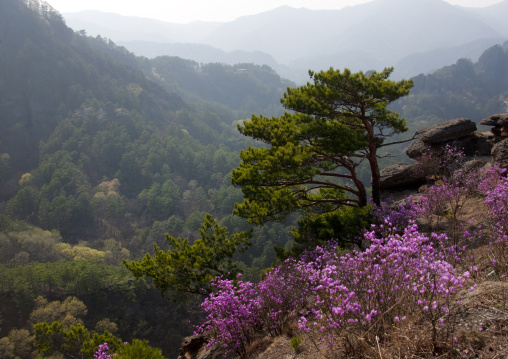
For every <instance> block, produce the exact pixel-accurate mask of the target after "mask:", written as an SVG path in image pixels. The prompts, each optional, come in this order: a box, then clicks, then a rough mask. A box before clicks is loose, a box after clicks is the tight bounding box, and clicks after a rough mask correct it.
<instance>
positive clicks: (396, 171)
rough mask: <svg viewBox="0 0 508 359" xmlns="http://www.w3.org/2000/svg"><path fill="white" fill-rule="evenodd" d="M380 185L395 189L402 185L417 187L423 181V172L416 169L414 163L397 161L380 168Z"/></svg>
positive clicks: (402, 186) (384, 187)
mask: <svg viewBox="0 0 508 359" xmlns="http://www.w3.org/2000/svg"><path fill="white" fill-rule="evenodd" d="M380 174H381V181H380V187H381V188H382V189H395V188H404V187H418V186H420V185H421V184H422V183H424V182H425V176H424V174H423V173H419V171H417V170H416V167H415V165H414V164H407V163H398V164H396V165H391V166H388V167H386V168H384V169H383V170H381V173H380Z"/></svg>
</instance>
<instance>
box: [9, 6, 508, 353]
mask: <svg viewBox="0 0 508 359" xmlns="http://www.w3.org/2000/svg"><path fill="white" fill-rule="evenodd" d="M314 70H316V71H317V70H320V69H314ZM366 70H370V69H366ZM315 75H316V74H315ZM412 85H413V86H412V89H411V90H410V93H409V95H407V96H405V97H402V95H403V94H402V92H403V91H402V92H401V93H400V95H401V96H400V97H401V99H398V100H397V101H394V102H393V103H392V104H390V106H389V108H390V109H391V110H393V111H396V112H398V113H400V117H401V118H405V119H406V122H407V127H408V129H409V130H408V132H407V133H405V134H402V133H401V134H397V135H395V136H393V139H395V140H397V139H402V138H406V137H408V136H409V137H410V135H408V133H412V132H414V131H415V130H416V129H419V128H422V127H426V126H428V125H430V124H433V123H437V122H439V121H442V120H447V119H451V118H455V117H469V118H471V119H473V120H474V121H475V122H479V121H480V120H481V119H482V118H484V117H487V116H489V115H491V114H493V113H500V112H506V103H505V102H504V99H506V98H508V91H507V90H506V89H507V88H508V45H499V46H495V47H493V48H490V49H486V51H485V53H484V54H483V55H482V57H481V58H480V59H479V61H478V62H477V63H473V62H471V61H469V60H466V59H462V60H459V61H458V62H457V63H456V64H454V65H450V66H448V67H445V68H443V69H440V70H438V71H436V72H435V73H433V74H429V75H423V74H422V75H419V76H417V77H415V78H414V79H412ZM295 86H296V84H294V83H291V82H290V81H288V80H285V79H283V78H281V77H280V76H279V75H278V74H277V73H276V72H275V71H274V70H272V69H271V68H269V67H268V66H266V65H265V66H257V65H253V64H237V65H234V66H231V65H224V64H199V63H196V62H194V61H190V60H185V59H181V58H177V57H169V56H164V57H158V58H155V59H147V58H143V57H136V56H135V55H134V54H132V53H130V52H129V51H127V50H126V49H125V48H123V47H119V46H117V45H115V44H114V42H112V41H111V40H110V39H106V38H103V37H100V36H98V37H89V36H87V35H86V32H84V31H78V32H74V31H73V30H71V29H70V28H68V27H67V26H66V25H65V22H64V21H63V18H62V16H61V15H60V14H59V13H58V12H57V11H56V10H54V9H52V8H51V6H49V5H48V4H46V3H44V2H39V1H36V0H3V1H1V2H0V357H2V358H36V357H38V356H37V355H42V354H43V355H44V356H43V357H50V358H61V357H62V356H59V355H62V353H61V350H60V351H59V349H58V350H57V349H55V348H60V349H61V348H62V347H61V345H60V344H61V342H62V341H63V342H65V343H66V344H65V345H67V348H70V349H69V351H70V352H72V350H74V351H76V353H78V352H79V350H78V349H76V348H77V347H76V345H77V344H76V343H77V342H79V343H86V345H84V344H80V345H81V347H80V348H79V349H80V350H81V349H83V348H85V349H86V348H89V349H87V350H88V353H91V354H93V353H95V351H96V348H97V346H98V345H99V344H101V343H104V342H105V341H106V339H108V338H110V337H108V335H109V336H111V335H113V336H114V337H115V338H116V339H120V338H121V342H129V343H133V344H132V345H133V346H134V345H135V344H134V343H137V344H136V345H140V346H143V345H146V343H144V342H140V341H134V339H135V338H136V339H139V340H147V341H148V343H149V345H150V346H151V347H157V348H160V349H161V350H162V353H163V355H164V357H167V358H174V357H176V356H177V355H178V354H177V353H178V347H179V345H180V343H181V341H182V339H183V338H184V337H185V336H187V335H190V334H192V332H193V330H194V325H195V324H197V323H199V320H200V319H199V318H200V315H201V311H200V307H199V304H200V301H201V300H202V297H201V296H199V295H197V296H196V295H187V294H185V295H183V294H181V292H182V291H181V288H179V287H178V286H177V287H176V290H175V288H173V287H171V286H169V287H164V288H158V287H157V285H154V282H153V281H151V280H150V279H147V278H146V277H144V276H143V275H142V274H143V273H141V272H140V274H139V275H137V274H136V273H135V271H134V270H133V269H132V268H127V266H125V265H124V261H125V263H134V262H135V261H140V260H142V258H143V257H144V256H145V255H146V254H151V253H154V245H156V248H160V249H161V250H167V249H168V248H169V247H168V245H171V246H172V247H171V248H177V247H178V248H187V249H188V250H189V251H192V250H194V249H196V248H197V246H196V247H193V249H189V248H190V247H191V245H192V244H195V243H198V244H199V245H201V243H205V244H204V245H205V246H206V245H207V244H206V243H213V241H218V239H217V238H221V239H222V240H223V242H221V243H226V244H227V245H231V246H233V247H234V248H236V247H235V246H239V247H238V249H242V250H239V251H237V252H234V251H233V252H232V253H229V252H228V253H223V254H222V255H223V256H224V257H220V258H228V260H229V262H228V265H229V266H230V267H227V268H234V269H231V271H233V270H234V271H242V272H243V275H244V278H248V279H250V280H253V281H255V280H258V279H259V278H260V276H261V273H262V271H263V270H265V269H266V268H268V267H270V266H271V265H272V264H274V263H276V262H277V260H278V258H281V256H284V255H288V253H290V252H291V251H293V250H294V248H295V243H300V242H301V241H302V240H303V239H302V238H303V237H305V233H307V232H308V231H310V232H312V233H316V232H317V231H321V232H320V236H319V238H320V240H325V239H326V237H327V236H330V235H331V234H333V233H336V232H337V228H335V227H334V228H332V229H330V227H333V223H334V221H338V222H340V223H345V222H348V221H349V222H348V223H351V218H355V216H356V218H357V219H358V218H363V217H362V216H365V213H363V212H362V213H357V212H351V213H349V212H348V213H347V214H346V215H343V217H347V218H348V219H345V218H343V217H341V218H338V217H337V216H329V217H325V218H324V221H325V224H324V225H322V226H321V227H319V226H318V222H319V221H322V220H323V217H319V221H318V220H316V218H315V216H316V215H317V214H316V213H314V212H312V211H311V212H309V213H308V216H307V217H300V214H301V213H302V211H301V208H300V209H299V208H297V209H296V210H295V209H294V208H292V209H291V210H288V211H287V213H285V212H284V210H282V212H284V213H285V215H283V216H275V217H270V216H267V217H266V219H267V220H266V221H265V220H263V221H257V222H256V221H252V220H250V219H252V217H251V218H249V216H250V215H246V214H245V213H244V214H243V215H242V208H241V207H239V206H240V204H242V203H244V205H245V202H244V201H245V200H246V199H248V198H249V197H248V195H246V193H245V191H243V192H242V189H244V187H245V184H244V183H243V182H242V181H241V179H239V177H238V172H236V174H235V171H238V168H241V165H240V164H241V162H242V161H244V162H243V163H246V162H247V161H248V160H247V157H246V155H245V152H243V151H245V150H246V149H247V148H258V149H265V150H266V149H267V148H268V146H269V144H270V141H266V138H265V140H263V138H261V137H262V136H261V137H260V136H257V135H252V133H249V125H248V123H251V121H249V120H250V119H251V118H252V122H254V119H256V118H258V117H256V116H261V114H262V116H261V118H263V116H264V117H265V118H269V117H277V118H280V117H283V116H289V113H291V114H294V112H295V111H296V112H298V111H302V108H301V107H299V106H300V105H298V104H296V102H295V103H290V102H288V101H289V100H286V102H284V100H283V101H282V104H281V98H284V97H283V96H284V94H285V92H287V91H288V88H293V87H295ZM295 98H296V97H295ZM389 102H391V101H389ZM285 111H289V112H287V113H286V114H285ZM325 112H326V111H325ZM253 114H254V116H253ZM320 116H321V115H320ZM258 119H259V118H258ZM394 127H396V126H394ZM239 128H240V131H239ZM251 130H252V129H251ZM321 130H322V129H321ZM321 130H320V131H321ZM399 130H400V131H399ZM252 131H253V130H252ZM396 132H403V131H402V127H400V128H398V130H397V131H396ZM341 136H342V135H341ZM354 136H358V138H359V140H358V141H359V143H362V144H363V142H361V141H363V140H362V139H361V134H358V133H356V132H354ZM332 140H333V139H332ZM355 146H360V145H358V144H356V145H355ZM362 146H363V145H362ZM358 148H361V146H360V147H358ZM355 149H356V147H354V146H353V147H351V148H350V150H351V151H354V150H355ZM391 151H392V153H394V154H396V155H400V154H402V147H394V148H391ZM400 160H404V159H402V158H399V159H398V161H400ZM389 161H391V160H387V161H384V162H383V161H382V162H381V163H382V164H383V163H389ZM235 169H236V170H235ZM233 170H235V171H233ZM332 170H333V169H332ZM358 178H359V181H361V182H362V183H364V184H365V185H366V186H367V188H366V192H369V193H370V191H371V190H372V189H371V188H370V184H369V182H370V172H369V171H368V170H367V169H365V168H363V167H361V166H360V167H359V168H358ZM323 195H324V196H326V195H331V194H330V193H323ZM341 195H342V194H341ZM235 206H236V210H235ZM234 211H235V214H234V213H233V212H234ZM326 211H328V210H326ZM328 212H329V211H328ZM239 214H240V215H239ZM302 218H303V219H302ZM261 222H262V223H261ZM207 223H208V224H207ZM319 223H322V222H319ZM362 224H364V223H363V222H362ZM207 225H208V227H207ZM355 225H361V224H355ZM316 226H318V227H319V228H316ZM208 230H210V231H212V232H213V233H214V235H215V237H214V235H210V234H209V233H208V232H207V231H208ZM226 230H227V233H226ZM351 231H352V232H354V229H353V230H351ZM304 232H305V233H304ZM240 233H245V236H246V237H242V239H240V238H239V237H238V238H237V237H235V235H236V234H240ZM166 234H167V236H166ZM207 236H209V237H207ZM220 236H222V237H220ZM247 237H248V238H249V239H248V240H247V239H245V238H247ZM184 238H185V239H186V240H184ZM206 238H214V239H213V241H212V242H206V241H205V239H206ZM305 238H307V237H305ZM247 242H248V244H247ZM179 246H180V247H179ZM274 247H276V248H277V251H276V250H275V249H274ZM190 253H193V252H190ZM203 253H206V251H205V252H203ZM277 254H278V256H277ZM145 258H146V257H145ZM175 260H176V259H175ZM129 269H130V270H129ZM221 270H223V268H221ZM218 272H219V273H220V271H218ZM133 273H134V274H136V275H134V274H133ZM212 274H215V275H216V274H217V273H216V272H211V273H204V274H200V275H201V276H202V277H206V279H207V280H209V279H211V278H210V276H211V275H212ZM136 277H138V278H136ZM200 288H201V287H200ZM194 289H195V288H194ZM198 289H199V288H198ZM179 290H180V291H179ZM161 292H162V294H163V295H161ZM184 292H185V291H184ZM55 322H57V323H61V324H62V326H61V327H56V326H55V327H51V325H52V323H55ZM43 323H46V326H44V325H43ZM50 333H51V334H50ZM55 333H56V334H55ZM34 335H35V336H34ZM57 337H58V338H57ZM116 339H115V340H116ZM58 340H60V341H61V342H58ZM121 342H120V344H121ZM58 343H60V344H58ZM143 343H144V344H143ZM120 344H119V345H120ZM59 345H60V346H59ZM83 345H84V346H83ZM36 348H38V349H39V353H37V349H36ZM41 353H42V354H41ZM82 353H83V352H81V354H80V355H84V354H82ZM91 354H90V356H83V358H85V357H86V358H88V357H90V358H91V357H92V356H91ZM154 357H156V356H154Z"/></svg>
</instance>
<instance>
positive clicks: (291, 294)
mask: <svg viewBox="0 0 508 359" xmlns="http://www.w3.org/2000/svg"><path fill="white" fill-rule="evenodd" d="M239 277H240V275H239ZM212 284H213V286H214V287H215V288H216V292H215V293H213V294H211V295H210V296H209V297H208V298H207V299H206V300H205V301H204V302H203V304H202V307H203V309H204V311H205V312H207V313H209V314H208V316H207V322H206V324H205V325H204V326H203V327H202V328H201V329H200V331H201V332H203V331H206V332H208V333H209V334H210V337H211V339H210V342H209V343H208V346H213V347H220V348H223V349H224V351H225V354H226V355H227V354H229V353H231V352H234V353H236V354H238V355H240V356H244V355H245V353H246V349H247V345H248V344H250V343H251V342H252V339H253V338H254V336H255V334H256V333H257V332H258V331H261V330H265V331H266V332H268V333H269V334H270V335H278V334H280V333H281V330H282V328H283V327H284V325H285V324H286V323H287V321H288V320H289V319H291V318H293V317H295V316H296V315H297V313H298V310H299V309H301V308H303V306H304V304H305V301H306V294H307V292H308V290H307V288H308V282H307V281H306V280H305V278H304V277H303V276H301V272H300V271H299V270H298V269H297V267H296V263H295V262H294V261H293V260H287V261H286V262H285V263H284V264H283V265H282V266H280V267H278V268H274V269H273V270H272V271H271V272H268V273H267V274H266V277H265V279H264V280H263V281H261V282H260V283H258V284H254V283H251V282H243V281H240V280H239V281H233V280H228V279H222V278H216V279H215V280H214V281H213V282H212Z"/></svg>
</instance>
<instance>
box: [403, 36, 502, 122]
mask: <svg viewBox="0 0 508 359" xmlns="http://www.w3.org/2000/svg"><path fill="white" fill-rule="evenodd" d="M413 80H414V87H413V89H412V90H411V94H410V95H409V96H407V97H404V98H402V99H400V100H399V101H397V102H396V103H395V104H394V106H393V108H394V110H396V111H399V112H400V113H401V115H402V116H403V117H405V118H406V119H407V121H408V123H409V125H410V128H414V129H418V128H422V127H426V126H429V125H432V124H435V123H437V122H439V121H443V120H449V119H452V118H458V117H466V118H470V119H472V120H473V121H475V122H476V123H477V124H479V123H480V121H481V120H482V119H483V118H486V117H488V116H490V115H491V114H494V113H502V112H506V109H507V103H506V101H508V42H505V43H504V44H499V45H495V46H492V47H490V48H488V49H486V50H485V51H484V52H483V54H482V55H481V56H480V58H479V60H478V62H476V63H473V62H472V61H471V60H468V59H460V60H458V61H457V62H456V63H455V64H453V65H450V66H446V67H443V68H442V69H440V70H437V71H435V72H434V73H432V74H428V75H423V74H420V75H418V76H416V77H414V78H413Z"/></svg>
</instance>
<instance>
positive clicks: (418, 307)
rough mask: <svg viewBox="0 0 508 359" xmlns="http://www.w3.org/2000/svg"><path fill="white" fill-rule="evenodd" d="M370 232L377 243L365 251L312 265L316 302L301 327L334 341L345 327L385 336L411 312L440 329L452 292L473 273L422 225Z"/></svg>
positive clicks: (348, 330)
mask: <svg viewBox="0 0 508 359" xmlns="http://www.w3.org/2000/svg"><path fill="white" fill-rule="evenodd" d="M366 237H367V239H368V240H369V241H370V242H371V243H372V244H371V246H370V247H369V248H368V249H367V250H366V251H365V252H361V253H359V252H353V253H351V254H347V255H345V256H341V257H336V258H335V259H334V260H332V261H330V260H327V261H326V263H323V266H322V268H318V269H316V265H315V263H309V264H308V266H307V269H308V271H309V272H311V273H312V275H310V278H311V281H312V283H313V285H314V293H315V301H314V302H313V303H311V309H310V310H309V312H308V313H307V314H306V315H304V316H302V317H301V318H300V320H299V327H300V329H302V330H303V331H305V332H309V331H311V330H313V331H316V330H317V331H319V332H320V340H321V341H322V342H324V343H326V344H327V345H328V346H333V345H334V344H335V343H336V342H337V341H338V340H340V339H341V337H342V336H344V333H345V332H349V333H356V334H357V335H363V336H364V338H365V339H368V337H369V336H368V335H366V334H367V333H368V334H370V338H371V339H373V338H375V337H376V336H379V337H383V335H384V333H388V332H389V331H390V328H391V327H392V326H394V325H397V323H398V322H399V321H400V320H402V321H403V320H404V319H405V318H406V315H407V314H408V313H414V312H421V313H422V314H423V315H424V316H425V317H427V318H428V319H429V320H430V322H431V323H432V325H433V330H434V331H435V330H436V325H437V323H442V322H444V321H446V320H447V319H448V316H447V314H448V313H449V311H450V306H451V305H453V303H451V302H450V294H451V293H453V292H455V291H456V290H457V289H459V288H462V286H463V285H464V283H465V279H464V277H467V276H468V275H469V274H468V273H465V275H464V276H459V275H457V274H456V273H455V270H454V268H453V267H452V265H451V264H450V263H448V262H447V261H446V260H445V257H446V256H447V255H446V254H444V253H442V252H440V251H438V250H436V249H435V248H434V247H433V246H432V244H431V243H430V241H429V239H428V238H427V237H425V236H423V235H422V234H420V233H418V231H417V227H416V225H413V226H410V227H408V228H407V229H406V231H405V232H404V234H403V235H389V236H388V237H387V238H381V239H380V238H376V237H375V234H374V232H370V233H368V234H366ZM442 239H443V238H442Z"/></svg>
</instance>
